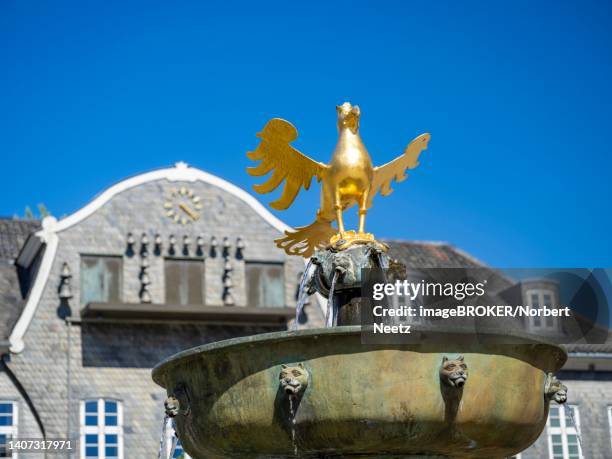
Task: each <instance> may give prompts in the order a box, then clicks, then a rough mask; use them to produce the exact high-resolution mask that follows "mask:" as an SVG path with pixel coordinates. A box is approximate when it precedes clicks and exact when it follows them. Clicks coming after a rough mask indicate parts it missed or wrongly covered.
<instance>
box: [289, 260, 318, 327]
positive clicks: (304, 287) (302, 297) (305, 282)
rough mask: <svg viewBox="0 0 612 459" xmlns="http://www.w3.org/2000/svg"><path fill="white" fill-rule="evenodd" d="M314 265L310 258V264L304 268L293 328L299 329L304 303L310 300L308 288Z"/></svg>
mask: <svg viewBox="0 0 612 459" xmlns="http://www.w3.org/2000/svg"><path fill="white" fill-rule="evenodd" d="M313 266H314V265H313V263H312V258H311V259H310V260H308V264H307V265H306V268H305V269H304V274H303V275H302V280H301V281H300V287H299V288H298V297H297V304H296V306H295V321H294V322H293V325H292V326H291V329H292V330H297V329H298V326H299V318H300V315H301V314H302V311H303V310H304V305H305V304H306V301H307V300H308V289H309V287H310V279H311V278H312V273H311V271H312V267H313Z"/></svg>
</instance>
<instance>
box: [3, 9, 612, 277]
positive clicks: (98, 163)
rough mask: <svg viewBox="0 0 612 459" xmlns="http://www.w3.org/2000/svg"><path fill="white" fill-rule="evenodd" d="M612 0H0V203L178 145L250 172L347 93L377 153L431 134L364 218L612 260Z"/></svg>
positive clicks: (449, 237)
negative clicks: (253, 161) (255, 151)
mask: <svg viewBox="0 0 612 459" xmlns="http://www.w3.org/2000/svg"><path fill="white" fill-rule="evenodd" d="M611 5H612V4H611V3H610V2H606V1H596V2H577V1H576V2H529V1H513V2H443V1H438V2H416V1H413V2H410V1H398V2H385V1H371V2H358V1H351V2H301V3H298V2H278V3H275V2H269V1H266V2H248V3H247V2H245V3H241V2H216V3H212V2H188V1H184V2H154V1H147V2H135V1H122V2H119V1H115V2H113V1H105V2H80V1H78V2H77V1H74V2H62V1H54V2H48V1H40V2H36V1H28V2H24V1H17V0H4V1H2V2H0V43H1V44H0V63H1V64H0V65H1V66H2V71H0V155H1V156H0V157H1V158H2V159H1V161H2V162H1V165H2V167H1V168H0V171H1V173H2V180H0V215H6V216H11V215H13V214H23V210H24V208H25V206H26V205H30V206H35V205H36V204H37V203H38V202H44V203H45V204H46V205H47V207H48V208H49V209H50V210H51V211H52V213H53V214H54V215H56V216H58V217H60V216H62V215H64V214H69V213H71V212H73V211H75V210H77V209H78V208H80V207H81V206H83V205H84V204H85V203H86V202H88V201H89V200H90V199H91V198H93V197H94V195H96V194H97V193H99V192H100V191H102V190H103V189H104V188H106V187H108V186H110V185H111V184H113V183H115V182H117V181H119V180H121V179H123V178H125V177H127V176H130V175H133V174H137V173H140V172H143V171H147V170H150V169H154V168H158V167H162V166H166V165H171V164H173V163H175V162H176V161H179V160H184V161H186V162H188V163H189V164H192V165H194V166H197V167H200V168H202V169H204V170H206V171H208V172H211V173H213V174H216V175H219V176H221V177H223V178H225V179H227V180H230V181H232V182H234V183H236V184H238V185H239V186H241V187H243V188H249V189H250V187H251V185H253V184H254V183H257V181H256V180H254V179H253V178H251V177H249V176H248V175H247V174H246V173H245V167H247V166H248V165H249V164H248V160H247V159H246V157H245V155H244V153H245V152H246V151H247V150H249V149H252V148H253V147H254V146H255V144H256V138H255V133H256V132H258V130H259V129H261V127H262V126H263V125H264V124H265V122H266V121H267V120H268V119H269V118H271V117H274V116H280V117H283V118H286V119H288V120H290V121H292V122H293V123H294V124H295V125H296V126H297V127H298V130H299V131H300V138H299V139H298V141H297V143H296V145H297V147H298V148H300V149H301V150H302V151H303V152H304V153H306V154H308V155H310V156H312V157H314V158H316V159H318V160H322V161H327V160H328V159H329V157H330V154H331V152H332V150H333V147H334V145H335V142H336V135H337V134H336V127H335V110H334V106H335V105H336V104H339V103H342V102H343V101H345V100H350V101H351V102H353V103H356V104H359V105H360V106H361V109H362V129H361V132H362V136H363V138H364V141H365V143H366V146H367V147H368V149H369V151H370V154H371V156H372V157H373V159H374V162H375V163H378V164H380V163H383V162H386V161H388V160H390V159H392V158H393V157H395V156H396V155H398V154H400V153H401V152H402V151H403V148H404V146H405V145H406V144H407V142H409V141H410V140H411V139H412V138H413V137H415V136H416V135H418V134H420V133H422V132H430V133H431V134H432V140H431V142H430V148H429V150H428V151H427V152H425V153H424V155H423V156H422V159H421V166H420V167H419V168H418V169H416V170H415V171H413V173H412V174H411V177H410V179H409V180H407V181H405V182H403V183H401V184H398V185H396V186H395V187H394V188H395V193H394V194H393V195H392V196H390V197H389V198H382V199H381V198H379V199H377V200H376V201H375V206H374V208H373V209H372V210H371V211H370V216H369V223H368V229H369V230H370V231H373V232H374V233H375V234H376V235H377V236H380V237H387V238H401V239H416V240H443V241H449V242H451V243H453V244H455V245H456V246H458V247H460V248H462V249H464V250H466V251H468V252H469V253H471V254H473V255H474V256H476V257H478V258H480V259H482V260H484V261H486V262H487V263H490V264H491V265H495V266H506V267H509V266H541V267H543V266H555V267H592V266H610V261H611V257H612V244H611V243H610V242H609V239H610V233H611V222H612V216H611V208H610V207H611V206H610V202H611V198H612V191H611V187H610V171H611V166H612V160H611V158H610V153H611V152H610V150H611V149H610V146H611V143H612V142H611V140H610V136H611V133H612V116H611V113H610V111H611V109H612V84H611V83H610V82H611V81H612V65H611V64H612V6H611ZM272 199H273V198H272V197H270V198H268V197H264V198H263V201H264V202H270V201H271V200H272ZM297 203H298V205H296V206H294V207H293V208H292V209H290V210H288V211H285V212H277V213H276V214H277V215H278V216H279V217H280V218H282V219H283V220H285V221H286V222H287V223H289V224H291V225H301V224H307V223H309V222H310V221H311V220H312V219H313V217H314V211H315V208H316V206H317V203H318V193H317V191H315V190H314V189H311V191H310V192H308V193H307V194H302V195H301V196H300V197H299V198H298V201H297ZM305 209H306V210H305ZM355 220H356V219H355V218H352V219H350V221H351V222H355Z"/></svg>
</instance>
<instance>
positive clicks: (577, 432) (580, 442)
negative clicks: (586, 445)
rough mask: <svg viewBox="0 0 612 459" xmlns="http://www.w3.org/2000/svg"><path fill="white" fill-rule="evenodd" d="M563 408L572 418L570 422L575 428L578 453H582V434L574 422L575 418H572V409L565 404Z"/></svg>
mask: <svg viewBox="0 0 612 459" xmlns="http://www.w3.org/2000/svg"><path fill="white" fill-rule="evenodd" d="M565 410H566V411H568V412H569V415H570V418H571V420H572V424H573V425H574V427H575V428H576V437H578V446H579V447H580V453H581V454H580V455H581V457H582V455H583V454H584V449H582V434H581V433H580V429H579V428H578V424H576V420H575V419H574V410H572V407H571V406H567V405H566V406H565Z"/></svg>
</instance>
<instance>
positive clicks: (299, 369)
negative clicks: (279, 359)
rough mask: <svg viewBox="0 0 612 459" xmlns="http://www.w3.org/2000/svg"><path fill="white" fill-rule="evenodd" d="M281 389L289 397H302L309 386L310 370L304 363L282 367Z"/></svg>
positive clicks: (280, 376)
mask: <svg viewBox="0 0 612 459" xmlns="http://www.w3.org/2000/svg"><path fill="white" fill-rule="evenodd" d="M279 380H280V388H281V390H282V391H283V393H284V394H286V395H288V396H289V397H297V396H299V395H301V394H302V393H303V392H304V391H305V390H306V386H308V370H306V368H305V367H304V364H303V363H298V364H297V365H293V366H291V365H285V364H283V365H282V367H281V372H280V375H279Z"/></svg>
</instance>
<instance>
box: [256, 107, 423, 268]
mask: <svg viewBox="0 0 612 459" xmlns="http://www.w3.org/2000/svg"><path fill="white" fill-rule="evenodd" d="M336 109H337V111H338V131H339V136H338V143H337V145H336V148H335V150H334V153H333V155H332V158H331V161H330V163H329V164H324V163H319V162H317V161H314V160H312V159H310V158H309V157H308V156H306V155H304V154H302V153H301V152H299V151H298V150H296V149H295V148H293V147H292V146H291V142H293V141H294V140H295V139H297V129H296V128H295V127H294V126H293V125H292V124H291V123H289V122H288V121H285V120H282V119H279V118H274V119H272V120H270V121H268V123H267V124H266V125H265V127H264V128H263V130H262V131H261V132H259V133H258V134H257V137H259V138H260V139H261V142H260V143H259V145H258V146H257V148H256V149H255V150H253V151H250V152H248V153H247V156H248V157H249V158H250V159H252V160H254V161H261V162H260V163H259V164H258V165H257V166H256V167H250V168H248V169H247V171H248V172H249V174H251V175H255V176H262V175H266V174H268V173H269V172H271V171H273V172H272V175H271V176H270V178H269V179H268V180H267V181H266V182H265V183H263V184H261V185H255V186H254V187H253V188H254V189H255V191H256V192H257V193H260V194H264V193H270V192H271V191H273V190H275V189H276V188H277V187H278V186H279V185H280V184H281V182H283V181H285V185H284V187H283V192H282V195H281V197H280V198H279V199H278V200H276V201H274V202H272V203H270V206H271V207H272V208H274V209H276V210H284V209H287V208H289V206H290V205H291V204H292V203H293V201H294V200H295V198H296V196H297V194H298V192H299V191H300V188H302V187H303V188H304V189H305V190H308V189H309V188H310V183H311V181H312V178H313V177H316V178H317V182H323V183H322V187H321V208H320V209H319V210H318V211H317V218H316V220H315V221H314V222H313V223H311V224H310V225H308V226H302V227H298V228H296V229H295V231H287V232H285V237H283V238H280V239H277V240H276V241H275V242H276V245H277V246H278V247H279V248H282V249H284V250H285V252H287V253H288V254H289V255H301V256H303V257H310V256H311V255H312V254H313V252H314V250H315V249H318V248H321V249H322V248H325V247H331V246H333V247H334V248H335V249H337V250H341V249H343V248H346V247H348V246H350V245H352V244H355V243H357V244H359V243H362V244H363V243H367V242H376V241H375V240H374V236H373V235H372V234H368V233H365V232H364V229H365V217H366V213H367V211H368V209H369V208H370V207H371V206H372V200H373V199H374V196H376V194H377V193H380V194H382V195H383V196H386V195H388V194H390V193H391V192H392V191H393V190H392V189H391V181H393V180H395V181H396V182H400V181H402V180H404V179H405V178H406V175H405V172H406V170H407V169H414V168H415V167H417V166H418V165H419V163H418V158H419V155H420V154H421V152H422V151H423V150H425V149H426V148H427V143H428V142H429V137H430V136H429V134H422V135H420V136H418V137H417V138H416V139H414V140H413V141H412V142H410V143H409V144H408V146H407V147H406V149H405V150H404V154H403V155H401V156H398V157H397V158H395V159H394V160H393V161H391V162H389V163H387V164H385V165H383V166H378V167H374V166H372V159H371V158H370V155H369V154H368V150H366V147H365V145H364V144H363V142H362V140H361V136H360V135H359V116H360V110H359V107H358V106H356V105H355V106H352V105H351V104H350V103H348V102H345V103H344V104H342V105H340V106H337V107H336ZM354 204H356V205H357V206H359V229H358V231H357V232H355V231H346V230H345V229H344V223H343V221H342V212H343V211H344V210H346V209H348V208H349V207H351V206H353V205H354ZM334 220H337V222H338V229H335V228H334V227H333V226H332V225H331V223H332V222H333V221H334Z"/></svg>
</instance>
